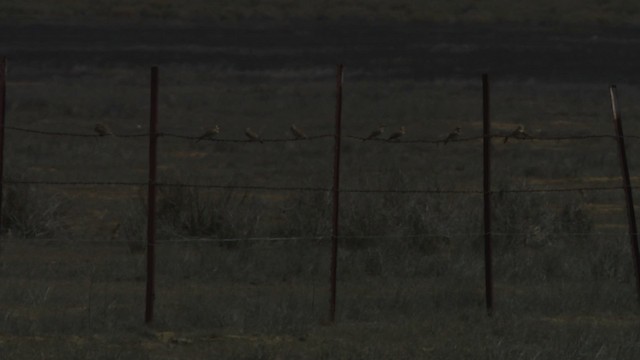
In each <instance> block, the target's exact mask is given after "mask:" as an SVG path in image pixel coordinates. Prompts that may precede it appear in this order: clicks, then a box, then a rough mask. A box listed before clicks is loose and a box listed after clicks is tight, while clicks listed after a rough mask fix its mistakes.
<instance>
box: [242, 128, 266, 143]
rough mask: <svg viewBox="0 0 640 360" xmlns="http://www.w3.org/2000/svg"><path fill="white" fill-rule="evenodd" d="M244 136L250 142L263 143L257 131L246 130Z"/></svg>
mask: <svg viewBox="0 0 640 360" xmlns="http://www.w3.org/2000/svg"><path fill="white" fill-rule="evenodd" d="M244 134H245V135H246V136H247V137H248V138H249V140H251V141H260V143H262V139H260V136H258V134H256V133H255V131H253V130H251V128H246V129H244Z"/></svg>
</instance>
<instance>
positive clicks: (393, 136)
mask: <svg viewBox="0 0 640 360" xmlns="http://www.w3.org/2000/svg"><path fill="white" fill-rule="evenodd" d="M404 134H405V131H404V126H400V130H398V131H396V132H394V133H393V134H391V135H389V138H388V139H387V141H391V140H397V139H399V138H400V137H402V136H403V135H404Z"/></svg>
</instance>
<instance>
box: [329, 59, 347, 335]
mask: <svg viewBox="0 0 640 360" xmlns="http://www.w3.org/2000/svg"><path fill="white" fill-rule="evenodd" d="M343 72H344V68H343V65H342V64H339V65H338V66H337V73H336V116H335V121H336V129H335V146H334V153H333V189H332V193H333V211H332V214H333V218H332V225H333V229H332V230H333V231H332V234H331V277H330V282H331V299H330V305H329V322H331V323H334V322H335V321H336V292H337V284H336V283H337V277H338V276H337V270H338V232H339V230H338V225H339V221H338V220H339V210H340V140H341V137H342V131H341V130H342V124H341V121H342V82H343Z"/></svg>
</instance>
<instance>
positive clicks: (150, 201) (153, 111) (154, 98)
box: [144, 66, 158, 324]
mask: <svg viewBox="0 0 640 360" xmlns="http://www.w3.org/2000/svg"><path fill="white" fill-rule="evenodd" d="M150 85H151V98H150V106H151V108H150V111H149V114H150V116H149V182H148V185H147V189H148V194H147V292H146V308H145V317H144V319H145V322H146V323H147V324H149V323H151V322H152V321H153V303H154V300H155V243H156V226H155V222H156V159H157V156H156V153H157V140H158V67H157V66H154V67H152V68H151V84H150Z"/></svg>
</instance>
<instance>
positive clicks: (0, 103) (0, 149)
mask: <svg viewBox="0 0 640 360" xmlns="http://www.w3.org/2000/svg"><path fill="white" fill-rule="evenodd" d="M6 97H7V58H6V57H4V56H1V57H0V230H2V225H3V222H2V215H3V211H2V210H3V209H2V200H3V196H2V194H3V193H4V116H5V113H6Z"/></svg>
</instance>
